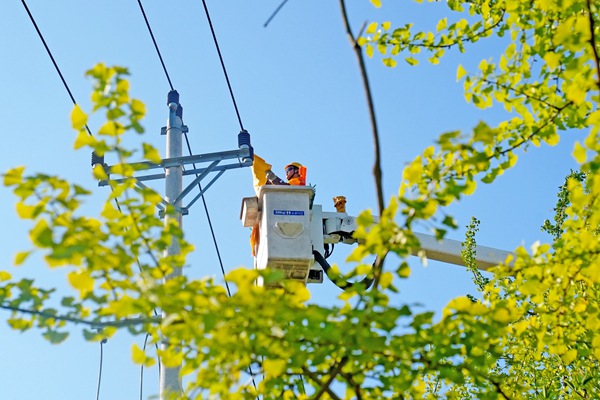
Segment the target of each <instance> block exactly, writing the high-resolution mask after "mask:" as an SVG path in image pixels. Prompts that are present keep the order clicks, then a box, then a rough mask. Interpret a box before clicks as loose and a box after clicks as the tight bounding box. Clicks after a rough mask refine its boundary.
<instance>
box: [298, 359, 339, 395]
mask: <svg viewBox="0 0 600 400" xmlns="http://www.w3.org/2000/svg"><path fill="white" fill-rule="evenodd" d="M302 372H303V373H304V375H306V376H308V377H309V378H310V379H312V380H313V381H314V382H315V383H316V384H317V385H319V386H320V387H321V389H322V390H323V388H325V392H327V394H328V395H329V396H330V397H331V398H332V399H333V400H341V399H340V398H339V397H338V395H336V394H335V393H334V392H333V390H331V388H330V387H329V386H325V384H324V383H323V382H322V381H321V380H320V379H319V377H318V376H317V374H315V373H314V372H312V371H310V370H309V369H308V368H306V367H302ZM321 395H322V393H321ZM319 396H320V395H319ZM314 398H315V399H316V398H318V397H316V395H315V397H314Z"/></svg>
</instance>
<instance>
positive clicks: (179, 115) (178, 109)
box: [175, 104, 183, 119]
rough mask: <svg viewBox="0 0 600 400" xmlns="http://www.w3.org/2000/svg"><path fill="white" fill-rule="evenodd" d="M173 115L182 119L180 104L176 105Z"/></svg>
mask: <svg viewBox="0 0 600 400" xmlns="http://www.w3.org/2000/svg"><path fill="white" fill-rule="evenodd" d="M175 115H177V116H178V117H179V118H181V119H183V106H182V105H181V104H178V105H177V110H175Z"/></svg>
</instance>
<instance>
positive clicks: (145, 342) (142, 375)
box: [140, 333, 160, 400]
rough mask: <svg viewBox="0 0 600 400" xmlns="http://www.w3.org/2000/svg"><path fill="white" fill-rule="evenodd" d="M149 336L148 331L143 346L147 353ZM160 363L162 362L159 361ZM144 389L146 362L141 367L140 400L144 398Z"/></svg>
mask: <svg viewBox="0 0 600 400" xmlns="http://www.w3.org/2000/svg"><path fill="white" fill-rule="evenodd" d="M148 336H150V334H148V333H146V337H145V338H144V347H143V348H142V351H143V352H144V353H145V352H146V345H147V344H148ZM159 365H160V363H159ZM143 390H144V364H142V366H141V367H140V400H142V399H143V395H142V393H143Z"/></svg>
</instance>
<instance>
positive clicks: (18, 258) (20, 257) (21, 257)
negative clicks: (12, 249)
mask: <svg viewBox="0 0 600 400" xmlns="http://www.w3.org/2000/svg"><path fill="white" fill-rule="evenodd" d="M30 254H31V252H30V251H21V252H18V253H17V254H16V255H15V260H14V264H15V265H22V264H23V263H24V262H25V260H26V259H27V257H29V255H30Z"/></svg>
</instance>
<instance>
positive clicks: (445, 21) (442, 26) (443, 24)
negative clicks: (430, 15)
mask: <svg viewBox="0 0 600 400" xmlns="http://www.w3.org/2000/svg"><path fill="white" fill-rule="evenodd" d="M447 25H448V18H442V19H440V20H439V22H438V23H437V25H436V27H435V30H436V31H437V32H439V31H441V30H442V29H445V28H446V26H447Z"/></svg>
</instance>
